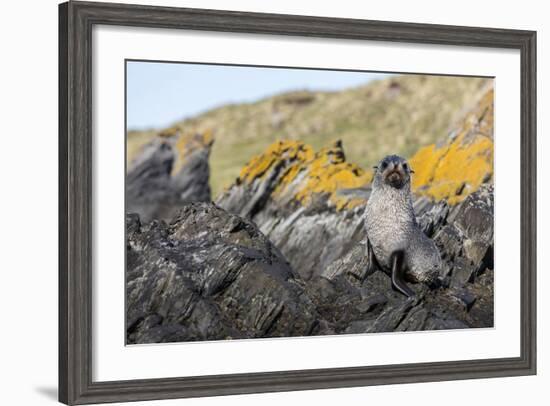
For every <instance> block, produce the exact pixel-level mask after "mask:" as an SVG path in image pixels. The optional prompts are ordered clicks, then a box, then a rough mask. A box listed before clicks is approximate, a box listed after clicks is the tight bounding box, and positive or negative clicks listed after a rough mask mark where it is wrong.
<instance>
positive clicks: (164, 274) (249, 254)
mask: <svg viewBox="0 0 550 406" xmlns="http://www.w3.org/2000/svg"><path fill="white" fill-rule="evenodd" d="M127 226H128V245H127V326H126V327H127V342H128V343H148V342H169V341H190V340H217V339H229V338H250V337H277V336H299V335H310V334H315V333H316V332H318V331H317V330H318V329H319V326H318V317H317V316H316V310H315V307H314V305H313V303H312V302H311V301H310V300H309V298H308V297H307V296H306V295H304V287H303V282H302V281H301V280H300V278H299V276H298V275H296V274H295V272H294V271H293V270H292V269H291V268H290V267H289V265H288V263H287V262H286V260H285V259H284V258H283V256H282V255H281V254H280V253H279V251H278V250H277V249H276V248H275V247H274V246H273V245H272V244H271V243H270V242H269V240H268V239H267V238H265V237H264V236H263V235H262V234H261V232H260V231H259V230H258V229H257V228H256V226H255V225H254V224H253V223H251V222H248V221H245V220H242V219H241V218H239V217H237V216H235V215H230V214H228V213H227V212H225V211H224V210H222V209H220V208H218V207H216V206H214V205H213V204H206V203H196V204H190V205H187V206H185V208H184V209H183V210H182V211H181V212H180V213H179V214H178V215H177V217H175V219H174V221H173V222H172V223H171V224H169V225H168V224H166V223H164V222H162V221H160V222H159V221H153V222H151V223H149V224H148V225H145V226H143V225H140V224H139V220H138V219H137V216H129V217H128V222H127Z"/></svg>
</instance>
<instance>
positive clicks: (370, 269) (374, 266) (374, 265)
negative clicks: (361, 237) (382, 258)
mask: <svg viewBox="0 0 550 406" xmlns="http://www.w3.org/2000/svg"><path fill="white" fill-rule="evenodd" d="M367 255H368V258H369V263H368V265H367V275H370V274H372V273H374V271H376V270H379V269H382V267H381V266H380V264H379V263H378V260H377V259H376V257H375V256H374V250H373V249H372V245H371V243H370V240H369V239H368V238H367Z"/></svg>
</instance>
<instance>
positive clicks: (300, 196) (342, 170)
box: [239, 140, 372, 210]
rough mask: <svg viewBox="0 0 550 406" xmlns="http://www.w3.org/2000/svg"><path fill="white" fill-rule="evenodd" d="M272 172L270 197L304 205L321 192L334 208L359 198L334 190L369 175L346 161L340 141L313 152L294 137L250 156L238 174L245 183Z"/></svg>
mask: <svg viewBox="0 0 550 406" xmlns="http://www.w3.org/2000/svg"><path fill="white" fill-rule="evenodd" d="M278 171H280V174H279V173H278ZM274 173H276V176H277V180H276V183H275V187H274V190H273V193H272V197H273V198H280V199H284V200H291V199H292V200H295V201H297V202H300V203H301V204H303V205H304V206H307V205H309V204H310V203H312V201H313V200H314V199H315V197H316V196H319V195H324V196H327V197H328V201H329V202H331V204H332V205H334V207H336V209H337V210H341V209H343V208H351V207H354V206H356V205H358V204H360V203H361V202H363V201H362V200H360V199H353V198H350V197H347V196H339V195H338V194H337V193H336V192H337V191H338V190H340V189H347V188H356V187H361V186H364V185H365V184H368V183H370V181H371V179H372V173H370V172H366V171H364V170H363V169H361V168H360V167H359V166H357V165H355V164H352V163H349V162H346V158H345V155H344V151H343V148H342V145H341V143H340V142H336V143H335V144H334V145H332V146H330V147H327V148H323V149H322V150H320V151H319V152H317V153H315V152H314V151H313V149H312V147H311V146H309V145H306V144H304V143H302V142H300V141H295V140H287V141H279V142H276V143H274V144H272V145H270V146H269V147H268V149H267V150H266V151H265V152H264V153H263V154H261V155H258V156H256V157H254V158H252V160H251V161H250V162H249V163H248V164H247V165H246V166H245V167H244V168H243V169H242V170H241V174H240V177H239V178H240V180H241V181H244V182H248V183H251V182H253V181H254V180H255V179H262V181H266V177H268V176H272V175H273V174H274Z"/></svg>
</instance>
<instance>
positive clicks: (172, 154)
mask: <svg viewBox="0 0 550 406" xmlns="http://www.w3.org/2000/svg"><path fill="white" fill-rule="evenodd" d="M211 145H212V139H211V137H210V136H209V135H208V134H193V135H180V134H176V135H172V136H162V137H157V138H155V139H154V140H153V141H151V142H150V143H149V144H147V145H146V146H145V147H143V149H142V151H141V153H140V154H139V155H138V156H137V157H136V158H135V159H134V161H133V162H132V163H131V165H130V166H129V168H128V173H127V176H126V204H127V207H126V211H127V212H129V213H138V214H139V215H140V217H141V219H142V221H145V222H148V221H151V220H153V219H164V220H169V219H170V218H172V216H173V215H174V214H175V213H176V212H177V210H178V209H179V208H180V207H181V206H182V205H184V204H185V203H190V202H208V201H210V186H209V176H210V169H209V165H208V156H209V154H210V147H211Z"/></svg>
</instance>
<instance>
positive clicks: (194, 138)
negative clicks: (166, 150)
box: [160, 131, 214, 174]
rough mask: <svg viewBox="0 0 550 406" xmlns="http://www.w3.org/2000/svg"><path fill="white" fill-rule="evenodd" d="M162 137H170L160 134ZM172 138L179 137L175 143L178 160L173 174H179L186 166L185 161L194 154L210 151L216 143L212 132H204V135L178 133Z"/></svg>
mask: <svg viewBox="0 0 550 406" xmlns="http://www.w3.org/2000/svg"><path fill="white" fill-rule="evenodd" d="M160 136H162V137H168V135H166V134H164V135H162V134H160ZM171 136H175V137H177V138H176V140H175V142H174V150H175V152H176V159H175V162H174V167H173V168H172V173H173V174H174V173H177V172H178V171H179V170H180V169H181V168H182V166H183V165H184V164H185V159H186V158H187V157H188V156H189V155H191V154H192V153H193V152H195V151H198V150H203V149H209V148H210V147H211V146H212V144H213V143H214V136H213V133H212V131H204V132H202V133H194V132H193V133H182V132H179V131H178V132H176V133H174V134H173V135H171Z"/></svg>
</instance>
